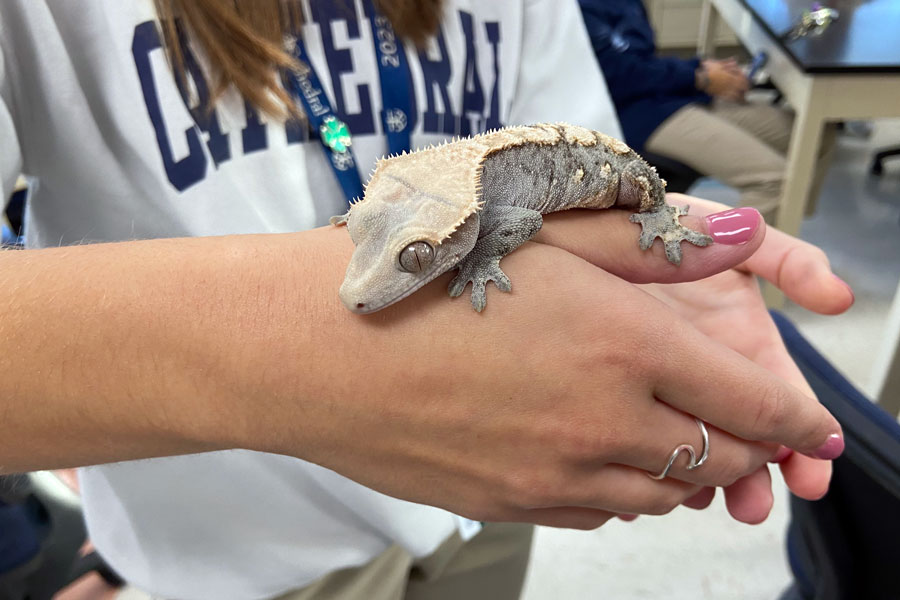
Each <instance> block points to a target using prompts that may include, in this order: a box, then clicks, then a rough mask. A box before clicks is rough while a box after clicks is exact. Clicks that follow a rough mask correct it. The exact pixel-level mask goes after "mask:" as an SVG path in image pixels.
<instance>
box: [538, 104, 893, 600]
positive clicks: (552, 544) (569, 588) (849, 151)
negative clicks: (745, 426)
mask: <svg viewBox="0 0 900 600" xmlns="http://www.w3.org/2000/svg"><path fill="white" fill-rule="evenodd" d="M891 145H900V121H884V122H880V123H878V124H877V126H876V128H875V131H874V134H873V135H872V136H871V137H870V138H869V139H860V138H853V137H850V136H841V137H840V139H839V142H838V148H837V151H836V156H835V160H834V163H833V166H832V168H831V170H830V171H829V174H828V177H827V180H826V184H825V186H824V189H823V192H822V197H821V198H820V200H819V207H818V210H817V212H816V214H815V215H814V216H813V217H812V218H810V219H808V220H807V221H806V222H805V223H804V226H803V229H802V231H801V234H800V236H801V237H802V238H803V239H806V240H808V241H810V242H813V243H815V244H817V245H819V246H820V247H822V248H823V249H825V250H826V252H827V253H828V255H829V257H830V259H831V262H832V266H833V268H834V270H835V272H836V273H837V274H838V275H839V276H840V277H841V278H843V279H844V280H845V281H847V282H848V283H850V285H851V286H853V288H854V291H855V292H856V303H855V305H854V306H853V308H851V309H850V310H849V311H848V312H847V313H846V314H844V315H841V316H839V317H823V316H820V315H815V314H811V313H808V312H806V311H804V310H803V309H801V308H799V307H797V306H793V305H788V306H787V307H786V308H785V313H786V314H787V315H788V316H789V317H790V318H791V319H792V320H793V321H794V322H795V323H796V324H797V325H798V327H799V328H800V329H801V331H802V332H803V333H804V335H805V336H806V337H807V338H808V339H809V340H810V342H811V343H813V345H815V346H816V347H817V348H818V349H819V351H820V352H822V353H823V354H824V355H825V356H826V357H827V358H828V359H829V360H830V361H831V362H832V363H833V364H834V365H835V366H836V367H837V368H838V369H839V370H840V371H842V372H843V373H844V374H845V375H846V376H847V377H848V378H849V379H850V380H851V381H853V382H854V383H855V384H856V385H857V386H858V387H860V389H861V390H863V391H870V389H869V388H870V385H871V381H870V379H871V375H872V374H871V372H870V370H871V367H872V363H873V358H874V353H875V352H876V351H877V350H878V348H879V343H880V341H881V337H880V336H881V334H882V328H883V323H884V320H885V317H886V314H887V311H888V308H889V307H890V302H891V298H892V295H893V294H894V292H895V290H896V289H897V281H898V279H900V159H896V160H894V161H893V162H889V163H888V164H887V170H886V172H885V174H884V175H883V176H882V177H881V178H880V179H879V178H874V177H871V176H869V175H868V167H869V161H870V159H871V156H872V154H873V152H874V151H875V149H877V148H881V147H883V146H891ZM692 193H693V194H694V195H697V196H701V197H705V198H710V199H714V200H719V201H721V202H726V203H729V204H735V203H736V201H737V194H736V193H735V192H734V190H731V189H729V188H725V187H723V186H721V185H719V184H717V183H715V182H712V181H707V180H704V181H702V182H701V183H700V185H698V186H697V187H696V188H695V189H694V190H692ZM774 480H775V484H776V503H775V508H774V510H773V512H772V515H771V516H770V517H769V519H768V520H767V521H766V522H765V523H763V524H761V525H757V526H748V525H743V524H740V523H737V522H735V521H733V520H731V519H730V517H729V516H728V514H727V513H726V511H725V507H724V503H723V502H722V501H721V498H717V500H716V502H715V503H714V504H713V506H711V507H710V508H709V509H707V510H706V511H702V512H697V511H692V510H689V509H686V508H680V509H678V510H676V511H675V512H673V513H672V514H670V515H667V516H665V517H641V518H639V519H638V520H637V521H634V522H633V523H624V522H620V521H616V522H611V523H609V524H607V525H606V526H605V527H602V528H601V529H599V530H597V531H593V532H575V531H560V530H553V529H546V528H542V529H540V530H539V531H538V535H537V542H536V544H535V550H534V554H533V560H532V568H531V571H530V572H529V575H528V580H527V583H526V590H525V594H524V596H523V598H524V600H546V599H553V600H569V599H578V600H581V599H586V598H612V599H616V600H637V599H641V598H653V599H665V600H680V599H685V600H698V599H706V598H710V599H720V598H727V599H746V600H756V599H759V600H773V599H775V598H777V597H778V594H779V593H780V592H781V591H782V590H783V589H784V588H785V587H786V585H787V583H788V581H789V580H790V573H789V571H788V567H787V563H786V559H785V552H784V543H783V540H784V531H785V527H786V525H787V521H788V510H787V497H786V495H787V492H786V490H785V488H784V484H783V482H782V481H781V479H780V477H778V476H777V475H776V476H775V478H774Z"/></svg>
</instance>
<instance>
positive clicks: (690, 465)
mask: <svg viewBox="0 0 900 600" xmlns="http://www.w3.org/2000/svg"><path fill="white" fill-rule="evenodd" d="M694 420H695V421H696V422H697V427H699V428H700V434H701V435H702V436H703V452H701V453H700V460H697V454H696V452H694V447H693V446H691V445H690V444H682V445H680V446H678V447H677V448H675V449H674V450H673V451H672V455H671V456H670V457H669V462H668V463H666V468H665V469H663V470H662V473H660V474H659V475H651V474H650V473H647V477H649V478H650V479H663V478H664V477H665V476H666V475H668V474H669V469H671V468H672V465H673V464H675V459H677V458H678V455H679V454H681V453H682V452H684V451H685V450H686V451H687V453H688V455H690V457H691V460H690V462H689V463H688V465H687V470H688V471H693V470H694V469H696V468H697V467H699V466H701V465H703V463H705V462H706V459H707V458H709V432H708V431H706V425H705V424H704V423H703V421H701V420H700V419H698V418H696V417H694Z"/></svg>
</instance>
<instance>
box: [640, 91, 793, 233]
mask: <svg viewBox="0 0 900 600" xmlns="http://www.w3.org/2000/svg"><path fill="white" fill-rule="evenodd" d="M646 146H647V149H648V150H650V151H651V152H654V153H656V154H662V155H663V156H668V157H671V158H674V159H675V160H678V161H680V162H683V163H684V164H686V165H688V166H690V167H692V168H693V169H695V170H697V171H699V172H701V173H703V174H705V175H709V176H711V177H715V178H716V179H718V180H720V181H722V182H724V183H726V184H728V185H730V186H732V187H735V188H737V189H738V190H739V191H740V193H741V204H742V205H743V206H752V207H754V208H756V209H757V210H759V211H760V212H761V213H762V214H763V216H764V217H765V219H766V221H767V222H770V223H772V222H774V219H775V216H776V213H777V210H778V204H779V200H780V197H781V187H782V184H783V182H784V168H785V158H784V155H783V154H781V153H780V152H778V151H777V150H775V149H774V148H773V147H771V146H770V145H769V144H767V143H766V142H764V141H762V140H761V139H759V138H758V137H756V136H755V135H753V134H752V133H750V132H749V131H747V130H746V129H743V128H742V127H740V126H739V125H737V124H735V123H732V122H731V121H729V120H727V119H725V118H724V117H722V116H720V115H717V114H716V113H715V112H713V111H712V110H710V109H708V108H706V107H704V106H699V105H694V104H689V105H688V106H685V107H684V108H682V109H680V110H678V111H677V112H676V113H675V114H673V115H672V116H671V117H669V118H668V119H666V120H665V121H664V122H663V123H662V125H660V126H659V127H657V128H656V131H654V132H653V135H651V136H650V139H649V140H647V144H646Z"/></svg>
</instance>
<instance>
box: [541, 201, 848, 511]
mask: <svg viewBox="0 0 900 600" xmlns="http://www.w3.org/2000/svg"><path fill="white" fill-rule="evenodd" d="M668 198H669V201H670V202H672V203H675V204H684V203H689V204H690V205H691V208H692V212H693V213H694V215H691V216H688V217H684V218H683V221H684V222H685V224H687V225H688V226H690V227H693V228H695V229H701V230H706V227H707V224H706V223H705V222H704V220H703V219H702V218H701V216H702V215H708V214H711V213H714V212H716V211H721V210H723V209H727V207H726V206H724V205H721V204H717V203H713V202H709V201H705V200H700V199H697V198H690V197H687V196H681V195H676V194H670V195H669V197H668ZM590 217H591V221H592V222H585V220H584V217H582V218H581V219H578V218H577V215H575V214H572V215H565V214H564V215H560V220H561V221H563V222H561V223H560V222H555V223H554V226H552V227H550V228H547V230H546V233H544V232H542V234H541V235H548V236H550V237H549V239H546V238H544V240H545V241H548V242H549V243H554V244H558V245H559V244H562V245H564V247H565V246H568V249H570V250H572V251H575V252H576V253H579V254H580V255H582V256H584V257H586V258H587V259H588V260H590V261H591V262H593V263H594V264H598V265H600V266H601V267H603V268H606V269H607V270H610V271H611V272H613V273H615V274H618V275H619V276H621V277H624V278H627V279H631V280H633V281H638V282H640V281H647V280H648V278H656V279H658V280H660V281H668V282H677V281H684V280H685V279H691V278H692V277H693V275H694V274H693V273H691V271H690V269H704V268H706V267H705V266H703V265H702V264H698V263H702V262H703V261H709V260H711V259H713V258H715V256H714V255H704V254H703V252H702V251H701V252H695V250H696V249H690V250H689V249H687V248H686V251H687V252H692V253H693V255H692V256H690V258H688V257H687V256H686V258H685V261H684V263H683V266H688V260H690V261H691V263H690V265H693V266H692V267H691V266H689V270H688V271H680V270H678V269H672V268H669V267H668V266H666V265H665V264H664V261H660V260H659V259H658V258H654V257H653V256H648V255H646V254H641V253H638V252H636V251H634V250H632V251H629V250H628V247H627V244H628V242H629V240H628V238H629V237H633V235H629V233H630V232H628V228H627V226H626V225H625V219H626V218H627V216H626V215H623V214H621V213H618V211H605V212H598V213H595V214H592V215H590ZM618 221H621V223H618ZM613 222H615V223H613ZM587 229H590V230H593V231H595V232H596V230H597V229H602V230H603V231H604V232H605V238H606V240H607V242H608V243H604V244H602V245H593V246H577V245H575V246H573V244H572V242H571V240H579V239H582V238H583V237H584V235H585V233H586V231H585V230H587ZM622 236H624V239H622ZM610 238H611V239H610ZM539 239H542V238H539ZM632 243H633V240H632ZM748 243H752V240H751V241H750V242H748ZM620 244H625V247H624V248H622V247H620ZM714 248H716V246H712V247H710V249H714ZM726 249H727V247H725V248H722V250H726ZM654 250H656V249H655V248H654ZM752 274H758V275H760V276H763V277H766V278H769V279H774V278H775V276H776V275H777V276H779V277H780V281H778V282H776V283H777V284H778V285H779V287H781V288H782V289H783V290H784V291H785V292H786V293H787V294H788V296H789V297H790V298H791V299H793V300H794V301H795V302H797V303H798V304H801V305H802V306H805V307H807V308H810V309H811V310H815V311H817V312H822V313H826V314H834V313H838V312H842V311H843V310H846V308H847V307H848V306H849V305H850V304H851V303H852V293H851V292H849V290H848V288H847V286H846V284H844V283H843V282H840V280H837V279H836V278H835V277H834V276H833V275H832V274H831V272H830V270H829V269H828V263H827V259H826V258H825V256H824V253H822V251H821V250H819V249H818V248H815V247H814V246H811V245H810V244H806V243H805V242H802V241H800V240H797V239H796V238H793V237H791V236H788V235H786V234H783V233H781V232H779V231H777V230H773V229H770V230H768V234H767V237H766V239H765V241H764V242H763V243H762V244H761V246H760V248H759V250H757V251H756V252H755V253H754V254H752V256H751V257H750V258H749V259H748V260H747V261H746V262H744V263H743V264H742V265H739V266H738V268H736V269H731V270H727V271H725V272H722V273H720V274H718V275H714V276H712V277H710V278H707V279H702V280H699V281H693V282H689V283H679V284H676V285H652V286H647V287H646V288H645V289H647V290H648V291H650V292H651V293H653V294H654V295H656V296H657V297H659V298H661V299H662V300H663V301H665V302H666V303H667V304H669V305H670V306H671V307H672V308H673V309H674V310H676V312H678V314H679V315H681V316H682V317H685V318H687V319H688V320H689V321H690V322H691V323H692V324H693V325H694V326H696V327H697V328H698V329H699V330H700V331H702V332H703V333H705V334H706V335H708V336H709V337H710V339H714V340H716V341H718V342H720V343H723V344H724V345H726V346H728V347H730V348H732V349H733V350H735V351H737V352H739V353H741V354H742V355H744V356H746V357H748V358H750V359H751V360H753V361H754V362H756V363H757V364H759V365H760V366H762V367H764V368H766V369H769V370H770V371H772V372H774V373H777V374H778V375H779V376H781V377H782V378H784V379H785V380H786V381H788V382H790V383H791V384H792V385H794V386H795V387H797V388H798V389H801V390H804V391H805V392H806V393H807V394H808V395H809V396H810V397H812V391H811V390H810V389H809V387H808V385H807V384H806V382H805V380H804V379H803V377H802V376H801V375H800V372H799V370H798V369H797V367H796V365H795V364H794V363H793V361H792V360H791V359H790V356H789V355H788V354H787V352H786V350H785V348H784V345H783V343H782V342H781V338H780V336H779V335H778V332H777V329H776V328H775V326H774V323H772V321H771V319H770V318H769V315H768V312H767V311H766V308H765V305H764V303H763V301H762V298H761V297H760V295H759V290H758V287H757V285H756V281H755V279H754V278H753V276H752ZM779 454H780V455H781V456H780V458H784V455H785V450H784V449H782V450H781V451H780V453H779ZM781 467H782V471H783V473H784V476H785V480H786V482H787V484H788V486H789V488H790V489H791V490H792V491H793V492H794V493H795V494H797V495H798V496H801V497H804V498H809V499H814V498H818V497H820V496H821V495H822V494H824V493H825V491H826V490H827V485H828V481H829V478H830V469H831V465H830V462H829V461H823V460H815V459H812V458H809V457H806V456H803V455H797V454H795V455H789V456H788V458H787V459H786V460H782V461H781ZM712 492H713V490H710V489H707V490H704V491H703V492H701V493H700V494H699V495H698V496H697V497H695V498H692V499H691V500H690V501H689V502H688V505H690V506H692V507H695V508H702V507H704V506H706V505H708V504H709V502H710V501H711V500H712ZM725 495H726V504H727V505H728V508H729V511H730V512H731V513H732V515H733V516H735V518H737V519H739V520H741V521H745V522H759V521H761V520H763V519H764V518H765V516H766V515H767V514H768V512H769V509H770V508H771V503H772V497H771V491H770V481H769V478H768V471H767V469H765V467H762V468H761V469H759V470H758V471H757V472H755V473H754V474H753V475H752V476H750V477H747V478H744V479H742V480H740V481H738V482H736V483H735V484H734V485H732V486H729V487H728V488H726V490H725Z"/></svg>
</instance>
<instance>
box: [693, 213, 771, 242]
mask: <svg viewBox="0 0 900 600" xmlns="http://www.w3.org/2000/svg"><path fill="white" fill-rule="evenodd" d="M760 222H762V215H760V214H759V211H758V210H756V209H755V208H749V207H744V208H734V209H731V210H726V211H723V212H720V213H716V214H714V215H709V216H708V217H706V224H707V227H708V230H709V235H711V236H712V239H713V241H714V242H715V243H717V244H728V245H731V246H736V245H737V244H744V243H746V242H748V241H749V240H750V238H752V237H753V234H754V233H756V230H757V229H759V224H760Z"/></svg>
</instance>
